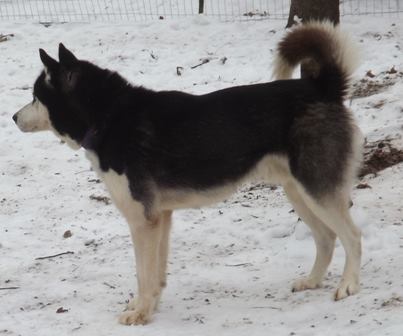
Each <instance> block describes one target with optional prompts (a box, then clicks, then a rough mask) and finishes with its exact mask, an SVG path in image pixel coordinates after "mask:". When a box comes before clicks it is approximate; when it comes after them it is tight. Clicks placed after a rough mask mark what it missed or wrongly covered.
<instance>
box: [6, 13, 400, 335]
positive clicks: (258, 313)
mask: <svg viewBox="0 0 403 336" xmlns="http://www.w3.org/2000/svg"><path fill="white" fill-rule="evenodd" d="M283 26H284V22H278V21H276V22H250V23H247V24H241V23H218V22H216V21H213V20H212V19H204V18H188V19H184V20H176V21H168V20H164V21H156V22H152V23H147V24H127V25H126V24H116V25H102V24H97V25H95V24H91V25H90V24H64V25H55V26H50V27H49V28H45V27H44V26H42V25H37V24H25V25H23V24H19V25H17V24H11V23H0V33H2V34H6V33H12V34H14V37H12V38H11V39H10V40H9V41H6V42H2V43H0V55H1V58H0V60H1V62H0V74H1V75H0V78H1V80H0V102H1V104H0V142H1V146H0V158H1V160H0V181H1V182H0V185H1V195H0V232H1V233H0V335H12V336H15V335H22V336H25V335H39V336H47V335H49V336H50V335H51V336H54V335H85V336H92V335H97V336H103V335H105V336H109V335H122V336H125V335H153V336H162V335H175V336H178V335H231V336H233V335H245V334H246V333H248V334H249V335H325V334H326V335H377V336H378V335H402V334H403V319H402V316H403V267H402V266H403V213H402V198H403V181H402V180H403V165H402V164H400V165H398V166H394V167H392V168H389V169H387V170H385V171H383V172H382V173H381V174H379V175H378V176H376V177H375V176H367V177H366V178H365V179H364V182H366V183H368V184H369V185H370V186H371V188H370V189H355V190H354V191H353V200H354V207H353V208H352V213H353V217H354V218H355V221H356V223H357V224H358V225H359V226H360V227H361V228H362V230H363V249H364V251H363V264H362V290H361V292H360V293H359V294H358V295H356V296H353V297H350V298H347V299H346V300H343V301H340V302H333V301H332V294H333V291H334V290H335V287H336V285H337V283H338V281H339V279H340V274H341V272H342V267H343V263H344V253H343V250H342V248H341V246H340V245H338V247H337V250H336V253H335V257H334V260H333V263H332V265H331V267H330V269H329V274H328V276H327V278H326V280H325V282H324V284H325V286H324V288H321V289H318V290H315V291H306V292H300V293H291V292H290V287H291V283H292V281H293V280H294V279H295V278H297V277H299V276H301V275H303V274H306V273H307V272H308V271H309V270H310V267H311V264H312V262H313V259H314V255H315V249H314V243H313V240H312V238H311V236H310V233H309V232H308V230H307V228H306V227H305V225H304V224H303V223H301V222H299V221H298V218H297V216H296V215H295V214H294V213H293V212H292V211H291V207H290V205H289V204H288V203H287V202H286V201H285V198H284V195H283V192H282V189H281V188H277V189H273V190H271V189H270V188H268V187H254V188H253V187H251V186H249V187H245V188H243V189H242V191H240V192H239V193H238V194H236V195H234V196H233V197H232V198H231V199H229V200H228V201H226V202H223V203H220V204H217V205H215V206H214V207H211V208H205V209H196V210H184V211H178V212H177V213H176V214H175V216H174V221H175V225H174V230H173V234H172V249H171V250H172V252H171V255H170V263H169V279H168V280H169V283H168V287H167V289H166V291H165V293H164V295H163V298H162V303H161V305H160V309H159V312H157V313H156V314H155V317H154V321H153V323H151V324H150V325H148V326H143V327H126V326H121V325H119V324H118V323H117V317H118V315H119V313H120V312H121V311H122V310H123V309H124V306H125V301H126V300H127V299H128V298H129V296H130V295H133V294H134V288H135V269H134V258H133V252H132V246H131V241H130V237H129V234H128V229H127V226H126V224H125V222H124V220H123V218H122V217H121V216H120V215H119V214H118V212H117V210H116V209H115V208H114V206H113V205H106V204H104V203H103V202H100V201H97V200H94V199H93V198H94V196H95V197H97V196H107V194H106V192H105V189H104V187H103V186H102V184H100V183H97V177H96V176H95V174H94V173H93V172H92V171H90V169H89V163H88V162H87V161H86V159H85V158H84V155H83V152H82V151H79V152H73V151H71V150H70V149H69V148H67V147H66V146H64V145H61V144H60V143H59V141H58V140H56V138H55V137H54V136H53V135H51V134H50V133H49V134H34V135H28V134H22V133H20V132H19V131H18V130H17V128H16V126H15V125H14V123H13V122H12V120H11V116H12V115H13V113H14V112H16V111H17V110H18V109H19V108H20V107H21V106H22V105H24V104H25V103H27V102H28V101H29V100H30V99H31V86H32V84H33V81H34V79H35V78H36V75H37V74H38V73H39V71H40V69H41V64H40V61H39V57H38V51H37V50H38V48H39V47H42V48H45V49H46V50H48V51H49V52H50V53H51V54H53V55H54V54H55V53H56V50H57V44H58V43H59V42H60V41H63V42H64V43H65V45H66V46H67V47H70V48H72V49H73V50H74V51H75V52H76V54H77V55H78V56H81V57H82V58H86V59H89V60H91V61H94V62H96V63H98V64H99V65H101V66H105V67H110V68H112V69H115V70H118V71H120V72H121V73H122V74H124V75H125V76H126V77H127V78H129V79H130V80H131V81H133V82H134V83H136V84H139V85H140V84H141V85H144V86H147V87H150V88H154V89H178V90H185V91H187V92H192V93H204V92H209V91H212V90H215V89H218V88H223V87H228V86H231V85H238V84H248V83H257V82H264V81H268V80H270V77H271V70H270V63H271V61H272V57H273V49H274V47H275V44H276V42H277V41H278V39H279V38H280V37H281V36H282V35H283V33H284V30H283ZM343 26H344V28H345V29H347V30H348V31H350V32H351V34H352V35H353V37H354V39H355V40H356V41H357V43H358V44H359V45H360V47H361V49H362V65H361V67H360V68H359V69H358V71H357V72H356V81H357V83H358V85H363V84H362V83H361V82H359V81H360V80H362V79H364V81H367V82H368V81H369V82H371V83H372V84H374V83H377V84H380V88H377V89H376V90H377V92H374V93H373V94H371V95H370V96H367V97H362V98H359V99H353V100H352V101H351V102H347V103H348V104H351V107H352V109H353V111H354V113H355V115H356V117H357V119H358V122H359V124H360V126H361V127H362V129H363V131H364V133H365V134H366V136H367V137H368V138H369V139H370V140H376V139H379V138H382V137H384V136H389V137H391V138H393V139H394V140H393V141H394V142H395V144H396V146H402V142H403V141H402V139H401V138H402V134H403V129H402V126H403V78H402V73H401V72H402V71H403V52H402V48H403V24H402V23H401V21H399V20H398V19H396V20H394V19H390V18H383V19H382V18H381V19H370V18H368V17H360V18H348V19H346V20H344V22H343ZM204 58H207V59H209V60H210V62H209V63H207V64H204V65H202V66H199V67H197V68H195V69H191V67H192V66H195V65H198V64H200V63H201V60H202V59H204ZM223 59H226V61H225V62H224V61H223ZM392 66H394V67H395V69H396V70H397V73H391V74H388V73H387V72H391V71H390V69H391V68H392ZM177 67H181V69H180V71H181V73H182V75H181V76H178V75H177ZM369 70H370V71H371V73H370V75H371V76H372V75H374V76H375V77H373V78H371V77H369V76H367V75H366V74H367V72H368V71H369ZM392 72H393V71H392ZM360 83H361V84H360ZM386 83H388V84H390V85H388V86H385V84H386ZM364 84H365V83H364ZM375 87H377V86H376V85H375ZM67 230H70V231H71V233H72V236H71V237H69V238H64V237H63V235H64V233H65V232H66V231H67ZM62 252H74V254H65V255H63V256H60V257H56V258H51V259H42V260H36V258H38V257H43V256H49V255H53V254H57V253H62ZM61 308H63V309H61ZM58 312H59V313H58Z"/></svg>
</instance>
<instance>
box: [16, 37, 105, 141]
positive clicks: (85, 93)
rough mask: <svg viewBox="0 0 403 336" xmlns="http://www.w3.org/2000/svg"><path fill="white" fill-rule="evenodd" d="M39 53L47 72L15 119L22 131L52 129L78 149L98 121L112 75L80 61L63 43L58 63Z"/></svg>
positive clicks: (38, 80)
mask: <svg viewBox="0 0 403 336" xmlns="http://www.w3.org/2000/svg"><path fill="white" fill-rule="evenodd" d="M39 54H40V58H41V61H42V63H43V65H44V70H43V71H42V73H41V74H40V75H39V77H38V78H37V80H36V82H35V84H34V88H33V100H32V102H30V103H29V104H27V105H26V106H24V107H23V108H22V109H21V110H19V111H18V112H17V113H16V114H14V116H13V119H14V121H15V123H16V124H17V125H18V127H19V128H20V130H21V131H23V132H37V131H44V130H51V131H53V132H54V133H55V134H56V135H57V136H58V137H59V138H61V139H62V140H64V141H65V142H66V143H67V144H68V145H70V146H71V147H72V148H75V149H78V148H80V147H81V145H82V142H83V141H84V139H85V138H86V136H87V135H88V132H90V130H91V128H92V127H93V123H94V119H96V118H97V110H99V109H100V108H101V106H102V104H103V102H102V101H103V99H102V95H103V86H104V85H105V81H106V79H107V78H108V77H109V74H111V72H109V71H108V70H103V69H100V68H98V67H97V66H95V65H93V64H91V63H89V62H87V61H82V60H78V59H77V58H76V57H75V56H74V54H73V53H72V52H71V51H69V50H68V49H67V48H66V47H64V46H63V44H60V45H59V62H58V61H56V60H55V59H53V58H52V57H50V56H49V55H48V54H47V53H46V52H45V51H44V50H43V49H40V50H39Z"/></svg>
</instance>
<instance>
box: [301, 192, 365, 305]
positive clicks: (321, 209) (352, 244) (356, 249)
mask: <svg viewBox="0 0 403 336" xmlns="http://www.w3.org/2000/svg"><path fill="white" fill-rule="evenodd" d="M303 198H304V200H305V202H306V204H307V205H308V206H309V208H310V209H311V210H312V212H313V213H314V214H315V215H316V216H317V217H318V218H320V219H321V220H322V221H323V222H324V223H325V224H326V225H327V226H328V227H329V228H330V229H331V230H332V231H333V232H335V233H336V235H337V237H338V238H339V239H340V241H341V243H342V245H343V247H344V250H345V253H346V260H345V265H344V271H343V276H342V279H341V281H340V284H339V286H338V288H337V290H336V292H335V295H334V299H335V300H340V299H343V298H345V297H347V296H349V295H353V294H355V293H357V292H358V291H359V289H360V275H359V273H360V264H361V231H360V229H359V228H357V227H356V226H355V225H354V223H353V220H352V218H351V216H350V213H349V200H350V198H349V195H348V193H346V192H344V191H342V190H339V191H335V193H334V194H333V195H332V196H329V195H328V196H326V197H323V198H322V200H321V201H316V200H314V199H313V198H312V197H310V196H309V195H307V194H305V193H304V195H303Z"/></svg>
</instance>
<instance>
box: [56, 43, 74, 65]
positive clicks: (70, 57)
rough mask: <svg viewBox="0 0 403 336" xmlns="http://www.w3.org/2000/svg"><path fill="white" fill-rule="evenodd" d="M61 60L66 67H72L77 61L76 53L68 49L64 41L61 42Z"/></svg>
mask: <svg viewBox="0 0 403 336" xmlns="http://www.w3.org/2000/svg"><path fill="white" fill-rule="evenodd" d="M59 61H60V64H61V65H63V66H64V67H66V68H70V67H71V66H72V65H74V64H75V63H77V61H78V60H77V58H76V56H74V54H73V53H72V52H71V51H70V50H68V49H67V48H66V47H65V46H64V45H63V44H62V43H60V44H59Z"/></svg>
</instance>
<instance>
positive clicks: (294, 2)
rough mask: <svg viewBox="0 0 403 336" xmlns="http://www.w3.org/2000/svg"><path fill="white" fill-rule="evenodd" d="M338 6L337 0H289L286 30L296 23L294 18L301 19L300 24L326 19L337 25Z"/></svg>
mask: <svg viewBox="0 0 403 336" xmlns="http://www.w3.org/2000/svg"><path fill="white" fill-rule="evenodd" d="M339 6H340V1H339V0H291V7H290V14H289V16H288V22H287V26H286V28H289V27H291V26H292V25H293V24H295V23H296V22H295V21H294V16H297V17H299V18H300V19H302V22H307V21H310V20H324V19H328V20H330V21H331V22H333V23H334V24H339V22H340V10H339Z"/></svg>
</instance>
